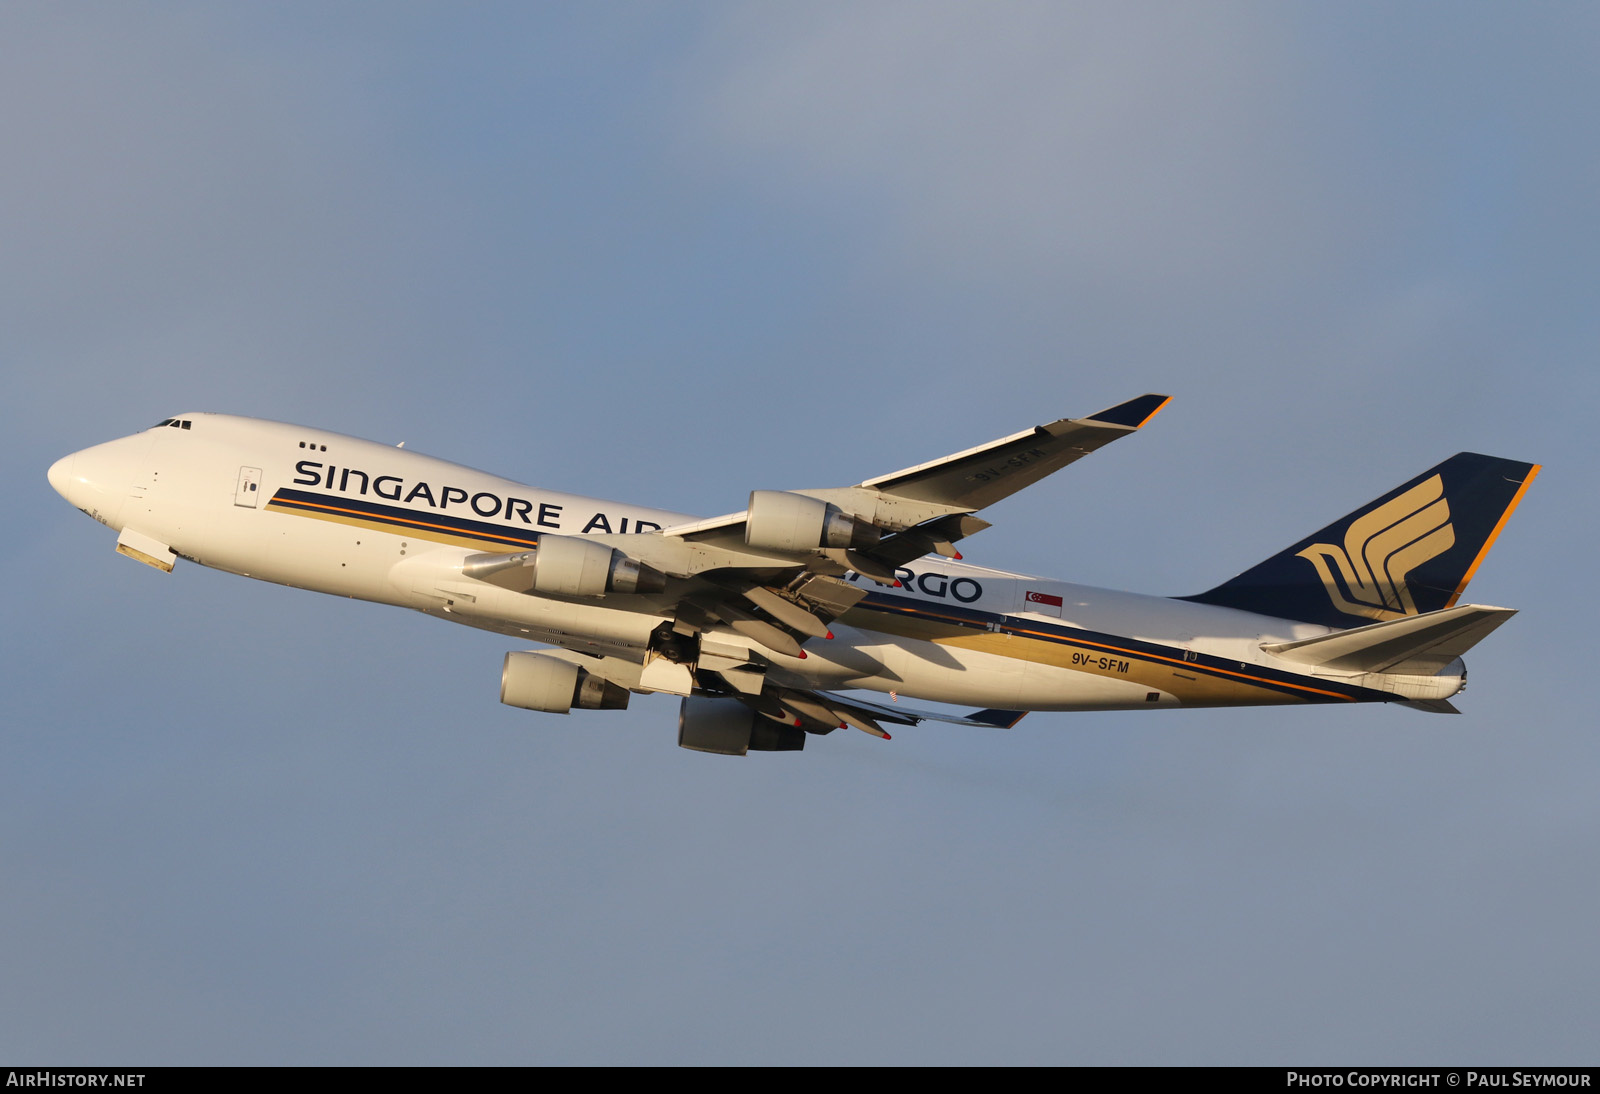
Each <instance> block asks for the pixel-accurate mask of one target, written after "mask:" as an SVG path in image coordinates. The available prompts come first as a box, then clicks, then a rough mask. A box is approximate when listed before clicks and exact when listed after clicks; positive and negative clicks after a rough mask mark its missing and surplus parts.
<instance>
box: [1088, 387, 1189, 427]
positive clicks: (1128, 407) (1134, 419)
mask: <svg viewBox="0 0 1600 1094" xmlns="http://www.w3.org/2000/svg"><path fill="white" fill-rule="evenodd" d="M1171 401H1172V396H1170V395H1140V396H1138V397H1137V398H1134V399H1129V400H1128V401H1127V402H1125V403H1118V404H1117V405H1116V406H1113V407H1108V408H1107V409H1105V410H1102V411H1101V412H1100V413H1098V414H1091V415H1089V416H1088V417H1087V418H1085V419H1083V420H1084V421H1087V422H1098V423H1100V424H1101V425H1120V426H1124V427H1126V428H1128V429H1139V428H1141V427H1142V426H1143V425H1144V423H1146V422H1148V421H1149V420H1150V419H1151V418H1154V417H1155V416H1156V415H1157V414H1159V413H1160V412H1161V408H1162V407H1164V406H1166V405H1167V404H1168V403H1170V402H1171Z"/></svg>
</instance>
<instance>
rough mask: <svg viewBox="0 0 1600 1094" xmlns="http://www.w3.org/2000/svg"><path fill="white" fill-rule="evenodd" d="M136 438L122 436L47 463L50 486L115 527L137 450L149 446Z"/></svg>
mask: <svg viewBox="0 0 1600 1094" xmlns="http://www.w3.org/2000/svg"><path fill="white" fill-rule="evenodd" d="M140 440H141V439H140V438H138V437H137V435H136V436H135V437H125V438H123V439H122V440H120V441H109V442H107V443H106V444H97V445H95V446H94V447H93V448H85V449H83V450H82V451H81V452H74V453H72V455H70V456H63V457H62V458H61V459H59V460H57V461H56V462H55V463H53V464H51V465H50V471H49V472H48V474H49V477H50V485H51V486H53V487H55V491H56V493H58V494H60V495H61V496H62V497H64V498H66V499H67V500H68V501H69V502H71V503H72V504H73V506H75V507H76V508H78V509H82V510H83V511H84V512H85V513H88V514H89V515H90V516H91V517H93V518H94V519H95V520H98V521H100V522H101V523H102V524H109V525H111V526H112V527H113V528H117V527H119V525H118V523H117V521H118V519H119V518H120V517H121V515H122V504H123V502H124V501H126V500H127V497H128V493H129V490H130V488H131V487H132V485H133V478H134V471H135V465H136V463H137V462H138V461H137V459H135V458H134V457H136V456H137V455H139V452H138V451H137V449H139V448H143V449H145V450H148V447H149V441H148V440H143V443H142V444H141V443H140ZM130 441H131V442H133V445H131V446H130V444H129V443H128V442H130Z"/></svg>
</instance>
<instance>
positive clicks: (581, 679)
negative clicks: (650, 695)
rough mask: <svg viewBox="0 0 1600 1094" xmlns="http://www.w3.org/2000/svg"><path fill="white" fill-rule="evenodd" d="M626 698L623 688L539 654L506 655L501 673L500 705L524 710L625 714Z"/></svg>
mask: <svg viewBox="0 0 1600 1094" xmlns="http://www.w3.org/2000/svg"><path fill="white" fill-rule="evenodd" d="M628 695H629V692H628V689H627V688H625V687H622V686H620V685H618V684H613V683H612V682H611V681H610V680H606V679H603V678H602V677H599V676H596V675H595V674H594V673H592V672H589V671H588V670H586V669H583V668H581V667H579V666H578V665H574V664H572V662H570V661H562V660H560V659H559V658H555V657H548V656H546V655H544V654H542V653H525V652H524V653H508V654H506V661H505V666H504V667H503V668H502V669H501V670H500V701H501V702H502V703H505V704H506V705H507V706H513V707H522V708H523V709H524V710H542V711H546V712H548V713H550V714H566V713H567V712H568V711H570V710H571V709H572V708H573V707H577V708H578V709H579V710H625V709H627V706H628Z"/></svg>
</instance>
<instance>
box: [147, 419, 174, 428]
mask: <svg viewBox="0 0 1600 1094" xmlns="http://www.w3.org/2000/svg"><path fill="white" fill-rule="evenodd" d="M174 421H176V419H174V418H162V419H161V420H160V421H159V422H157V423H156V424H155V425H153V426H151V427H150V428H151V429H160V428H161V427H162V426H164V425H171V424H172V423H173V422H174Z"/></svg>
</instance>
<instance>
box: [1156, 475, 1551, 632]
mask: <svg viewBox="0 0 1600 1094" xmlns="http://www.w3.org/2000/svg"><path fill="white" fill-rule="evenodd" d="M1538 472H1539V465H1538V464H1531V463H1519V462H1517V461H1516V460H1502V459H1499V458H1497V457H1495V456H1480V455H1478V454H1477V453H1474V452H1462V453H1459V454H1457V455H1454V456H1451V457H1450V458H1449V459H1448V460H1445V461H1444V462H1443V463H1441V464H1440V465H1439V466H1437V467H1433V468H1430V469H1428V470H1427V471H1424V472H1423V473H1422V474H1420V475H1418V476H1417V477H1416V478H1414V479H1412V480H1411V481H1410V482H1408V483H1406V484H1405V485H1404V486H1399V487H1396V488H1395V489H1394V490H1391V491H1389V493H1387V494H1385V495H1383V497H1381V498H1379V499H1377V500H1376V501H1374V502H1372V503H1371V504H1369V505H1366V506H1363V507H1362V508H1360V509H1358V510H1356V511H1355V512H1354V513H1351V514H1349V515H1348V516H1345V517H1341V518H1340V519H1339V520H1336V521H1334V522H1333V523H1332V524H1330V525H1328V526H1327V527H1326V528H1324V529H1322V530H1321V531H1319V532H1317V533H1316V534H1314V535H1310V536H1307V537H1306V538H1305V539H1303V540H1301V541H1300V542H1299V543H1296V544H1295V545H1294V546H1293V547H1290V548H1288V549H1287V550H1284V551H1280V552H1279V553H1277V554H1275V555H1273V556H1272V557H1271V558H1269V559H1267V560H1266V561H1265V562H1262V563H1260V564H1259V565H1257V566H1254V567H1252V568H1250V569H1248V570H1246V571H1245V572H1244V573H1242V574H1240V575H1239V576H1238V577H1236V578H1234V579H1233V580H1231V581H1226V582H1224V583H1223V584H1221V585H1218V586H1217V587H1216V588H1215V589H1212V590H1210V591H1209V592H1204V593H1200V594H1199V595H1198V596H1185V597H1179V598H1178V599H1181V600H1192V601H1195V602H1197V603H1200V604H1216V605H1219V606H1221V607H1225V608H1239V609H1241V610H1243V611H1247V612H1258V613H1260V614H1262V615H1273V616H1278V617H1279V618H1283V619H1297V620H1300V621H1302V622H1305V623H1318V624H1321V625H1322V626H1326V627H1356V626H1360V625H1362V624H1364V623H1370V622H1372V621H1373V620H1375V619H1400V618H1403V617H1405V616H1408V615H1419V614H1421V613H1423V612H1431V611H1437V610H1439V609H1440V608H1448V607H1450V606H1451V605H1452V604H1454V603H1455V602H1456V600H1457V599H1458V598H1460V596H1461V592H1462V590H1463V589H1465V588H1466V587H1467V582H1468V581H1470V580H1471V579H1472V575H1473V572H1474V571H1476V570H1477V568H1478V564H1479V563H1480V562H1482V561H1483V557H1484V555H1486V554H1488V553H1489V548H1490V547H1492V546H1493V545H1494V540H1495V537H1496V536H1498V535H1499V534H1500V529H1501V528H1502V527H1503V526H1504V525H1505V522H1506V520H1507V518H1509V517H1510V516H1511V512H1512V510H1513V509H1515V508H1516V507H1517V503H1518V502H1519V501H1521V500H1522V495H1523V493H1524V491H1526V490H1527V488H1528V484H1529V483H1531V482H1532V481H1533V477H1534V475H1536V474H1538Z"/></svg>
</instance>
